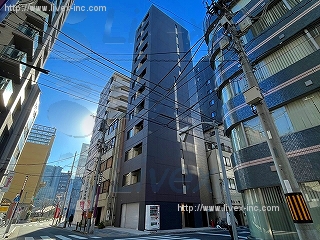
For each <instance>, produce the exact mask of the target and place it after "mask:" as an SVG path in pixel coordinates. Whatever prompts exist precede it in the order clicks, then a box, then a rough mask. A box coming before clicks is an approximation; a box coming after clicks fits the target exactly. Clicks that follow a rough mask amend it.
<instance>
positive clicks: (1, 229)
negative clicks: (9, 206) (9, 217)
mask: <svg viewBox="0 0 320 240" xmlns="http://www.w3.org/2000/svg"><path fill="white" fill-rule="evenodd" d="M6 228H7V226H3V227H0V238H7V237H8V236H10V235H11V233H13V232H14V230H15V229H16V228H17V226H16V225H15V224H12V225H11V227H10V230H9V232H8V233H7V234H6V235H5V236H4V233H5V231H6Z"/></svg>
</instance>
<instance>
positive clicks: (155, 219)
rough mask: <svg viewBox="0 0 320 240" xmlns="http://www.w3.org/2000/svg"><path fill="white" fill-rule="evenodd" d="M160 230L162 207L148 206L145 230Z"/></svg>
mask: <svg viewBox="0 0 320 240" xmlns="http://www.w3.org/2000/svg"><path fill="white" fill-rule="evenodd" d="M158 229H160V205H146V220H145V230H158Z"/></svg>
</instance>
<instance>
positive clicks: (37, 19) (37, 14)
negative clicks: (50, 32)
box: [26, 9, 50, 42]
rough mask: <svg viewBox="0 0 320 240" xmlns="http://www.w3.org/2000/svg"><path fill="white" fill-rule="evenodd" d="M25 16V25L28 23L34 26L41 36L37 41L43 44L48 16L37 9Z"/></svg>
mask: <svg viewBox="0 0 320 240" xmlns="http://www.w3.org/2000/svg"><path fill="white" fill-rule="evenodd" d="M26 15H27V19H26V21H27V23H30V24H31V25H33V26H35V27H36V28H38V29H39V30H40V31H41V34H39V39H40V42H44V38H45V33H46V31H47V29H48V22H49V18H50V15H49V14H48V13H45V12H43V11H41V10H38V9H34V11H29V12H27V13H26Z"/></svg>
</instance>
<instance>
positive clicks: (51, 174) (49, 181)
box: [33, 165, 62, 208]
mask: <svg viewBox="0 0 320 240" xmlns="http://www.w3.org/2000/svg"><path fill="white" fill-rule="evenodd" d="M61 171H62V167H60V166H51V165H46V166H45V169H44V171H43V175H42V179H41V182H43V183H44V186H42V187H41V188H40V190H39V192H38V193H37V195H36V196H35V198H34V203H33V205H34V206H35V208H41V207H42V205H43V202H46V204H47V203H50V205H54V204H55V200H56V199H55V198H56V192H57V188H58V183H59V179H60V176H61Z"/></svg>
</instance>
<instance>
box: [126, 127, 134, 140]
mask: <svg viewBox="0 0 320 240" xmlns="http://www.w3.org/2000/svg"><path fill="white" fill-rule="evenodd" d="M133 135H134V130H133V128H131V129H130V130H129V131H128V132H127V139H129V138H131V137H133Z"/></svg>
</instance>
